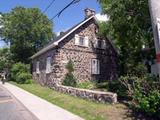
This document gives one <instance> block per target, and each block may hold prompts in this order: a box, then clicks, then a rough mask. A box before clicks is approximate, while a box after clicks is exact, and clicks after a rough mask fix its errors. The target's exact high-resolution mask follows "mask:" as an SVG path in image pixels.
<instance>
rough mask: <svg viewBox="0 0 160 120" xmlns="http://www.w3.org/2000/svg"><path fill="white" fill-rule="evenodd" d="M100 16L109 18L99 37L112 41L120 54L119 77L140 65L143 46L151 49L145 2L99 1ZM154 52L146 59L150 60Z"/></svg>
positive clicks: (147, 12)
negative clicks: (101, 10)
mask: <svg viewBox="0 0 160 120" xmlns="http://www.w3.org/2000/svg"><path fill="white" fill-rule="evenodd" d="M99 2H100V4H101V6H102V9H103V13H104V14H107V15H108V16H109V18H110V19H109V21H108V22H107V23H102V25H100V28H101V29H100V33H101V34H100V35H101V36H105V37H109V38H111V39H113V42H114V43H115V44H116V46H117V47H118V48H119V51H120V66H121V71H120V72H121V74H128V71H129V70H130V71H131V70H132V69H133V68H134V67H136V66H137V63H139V62H142V58H143V57H142V56H141V52H142V45H146V46H148V47H149V48H151V47H153V35H152V28H151V20H150V14H149V8H148V1H147V0H99ZM153 56H154V51H153V52H151V53H149V55H147V56H146V58H143V59H152V58H153Z"/></svg>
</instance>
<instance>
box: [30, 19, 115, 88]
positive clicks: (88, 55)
mask: <svg viewBox="0 0 160 120" xmlns="http://www.w3.org/2000/svg"><path fill="white" fill-rule="evenodd" d="M96 29H97V26H96V24H95V21H94V20H93V19H92V20H90V21H89V22H87V23H86V24H84V25H83V26H81V27H80V28H79V29H77V30H76V31H75V32H73V33H72V34H71V35H69V36H68V37H67V38H65V39H64V40H63V41H62V42H60V43H59V45H58V46H57V47H55V48H53V49H51V50H49V51H48V52H46V53H44V54H42V55H40V56H38V57H36V58H35V59H34V60H33V79H35V80H37V81H38V82H39V83H40V84H41V85H47V86H50V87H51V86H53V84H54V83H57V84H61V82H62V80H63V79H64V76H65V74H66V69H65V65H66V64H67V62H68V61H69V60H72V61H73V63H74V69H75V71H74V73H73V74H74V76H75V77H76V79H77V81H78V82H83V81H87V80H98V81H102V80H103V81H104V80H113V79H116V78H117V53H116V52H115V50H114V49H113V47H112V45H111V44H110V43H109V42H108V41H106V42H107V44H106V45H107V47H106V49H105V50H104V49H96V48H94V43H95V38H96V37H97V35H96V32H95V31H96ZM75 34H78V35H80V36H88V37H89V47H83V46H77V45H75V44H74V36H75ZM49 56H51V57H52V72H51V73H49V74H46V72H45V69H46V59H47V57H49ZM93 58H96V59H98V60H99V61H100V74H99V75H92V74H91V59H93ZM37 61H40V74H37V73H36V62H37Z"/></svg>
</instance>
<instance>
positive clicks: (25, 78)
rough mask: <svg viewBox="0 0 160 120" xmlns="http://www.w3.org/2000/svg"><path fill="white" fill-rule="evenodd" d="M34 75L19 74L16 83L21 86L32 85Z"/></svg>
mask: <svg viewBox="0 0 160 120" xmlns="http://www.w3.org/2000/svg"><path fill="white" fill-rule="evenodd" d="M31 79H32V75H31V74H30V73H26V72H22V73H18V74H17V78H16V82H17V83H19V84H24V83H26V84H30V83H32V80H31Z"/></svg>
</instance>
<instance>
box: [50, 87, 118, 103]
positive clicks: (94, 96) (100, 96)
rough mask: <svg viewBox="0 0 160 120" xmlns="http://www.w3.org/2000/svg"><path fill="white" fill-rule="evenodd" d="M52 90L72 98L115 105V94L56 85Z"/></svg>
mask: <svg viewBox="0 0 160 120" xmlns="http://www.w3.org/2000/svg"><path fill="white" fill-rule="evenodd" d="M52 88H53V89H54V90H56V91H59V92H61V93H67V94H70V95H72V96H76V97H80V98H83V99H87V100H91V101H96V102H100V103H111V104H115V103H117V94H115V93H111V92H100V91H93V90H87V89H79V88H73V87H68V86H63V85H58V84H56V85H54V87H52Z"/></svg>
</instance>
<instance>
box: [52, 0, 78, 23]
mask: <svg viewBox="0 0 160 120" xmlns="http://www.w3.org/2000/svg"><path fill="white" fill-rule="evenodd" d="M79 1H80V0H72V1H71V2H70V3H69V4H68V5H66V6H65V7H64V8H63V9H62V10H61V11H59V12H58V13H57V14H56V15H54V16H53V17H52V18H51V19H50V21H52V20H53V19H54V18H55V17H59V16H60V15H61V14H62V12H63V11H64V10H65V9H67V8H68V7H69V6H71V5H73V4H76V3H78V2H79Z"/></svg>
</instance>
